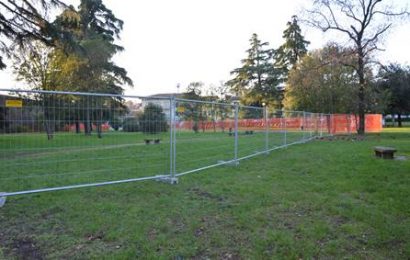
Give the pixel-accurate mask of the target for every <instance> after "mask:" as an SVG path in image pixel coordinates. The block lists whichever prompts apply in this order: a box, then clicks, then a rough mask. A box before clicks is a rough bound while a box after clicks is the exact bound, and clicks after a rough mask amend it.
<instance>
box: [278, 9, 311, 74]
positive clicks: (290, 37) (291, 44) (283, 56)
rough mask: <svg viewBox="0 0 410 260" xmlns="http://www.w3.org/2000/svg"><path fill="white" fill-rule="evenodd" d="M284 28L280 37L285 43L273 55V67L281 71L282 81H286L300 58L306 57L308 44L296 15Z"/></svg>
mask: <svg viewBox="0 0 410 260" xmlns="http://www.w3.org/2000/svg"><path fill="white" fill-rule="evenodd" d="M286 26H287V28H286V29H285V30H284V31H283V36H282V38H283V39H284V40H285V42H284V43H283V44H282V45H281V46H280V47H279V48H278V50H277V51H276V53H275V66H276V67H278V68H280V69H282V70H283V73H284V76H285V77H284V81H286V79H287V74H288V72H289V71H290V70H291V69H292V68H294V67H295V66H296V63H297V62H298V61H299V59H300V58H302V57H303V56H304V55H306V53H307V46H308V45H309V44H310V42H309V41H306V40H305V38H304V37H303V35H302V31H301V29H300V26H299V22H298V17H297V16H296V15H293V16H292V20H291V21H289V22H288V23H287V24H286Z"/></svg>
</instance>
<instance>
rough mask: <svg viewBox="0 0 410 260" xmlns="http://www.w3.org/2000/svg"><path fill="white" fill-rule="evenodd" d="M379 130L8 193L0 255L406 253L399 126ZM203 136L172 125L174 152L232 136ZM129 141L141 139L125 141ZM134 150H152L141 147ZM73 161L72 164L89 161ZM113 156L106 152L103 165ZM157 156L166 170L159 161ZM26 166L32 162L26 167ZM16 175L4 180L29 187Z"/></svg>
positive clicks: (407, 210) (254, 141)
mask: <svg viewBox="0 0 410 260" xmlns="http://www.w3.org/2000/svg"><path fill="white" fill-rule="evenodd" d="M387 131H388V132H384V133H382V134H381V135H368V136H367V137H366V138H365V140H362V141H353V140H352V138H349V137H345V138H337V139H334V140H327V139H325V140H317V141H313V142H310V143H307V144H303V145H295V146H291V147H289V148H287V149H282V150H276V151H273V152H271V153H270V154H269V155H262V156H258V157H255V158H253V159H249V160H245V161H241V163H240V165H239V166H238V167H233V166H225V167H217V168H213V169H210V170H205V171H201V172H200V173H197V174H191V175H187V176H184V177H182V178H180V183H179V184H178V185H169V184H164V183H160V182H155V181H147V182H140V183H129V184H121V185H113V186H105V187H99V188H85V189H78V190H70V191H60V192H51V193H43V194H37V195H26V196H16V197H11V198H8V200H7V203H6V205H5V206H4V207H3V208H0V258H7V259H9V258H17V259H19V258H20V259H21V258H25V259H30V258H35V259H39V258H58V259H60V258H65V259H83V258H98V259H100V258H102V259H104V258H105V259H113V258H120V259H121V258H149V259H156V258H164V259H169V258H178V259H183V258H188V259H189V258H198V259H201V258H220V259H237V258H244V259H249V258H253V259H260V258H293V259H294V258H342V257H347V258H368V259H386V258H388V259H391V258H397V259H408V258H409V257H410V228H409V227H410V200H409V197H410V129H409V128H404V129H400V130H397V129H395V128H391V129H388V130H387ZM164 138H165V137H164ZM195 138H198V139H197V140H196V142H190V141H192V140H193V139H195ZM209 138H210V139H207V137H206V136H205V137H204V136H202V137H201V138H200V137H196V136H194V135H193V136H185V137H184V136H181V137H180V141H181V143H183V141H184V140H185V141H186V150H182V151H180V153H181V154H183V158H180V159H179V160H180V161H181V160H188V159H187V158H190V156H191V157H193V159H192V160H190V161H189V160H188V161H187V164H189V163H194V161H195V160H194V157H195V154H193V153H194V152H195V151H197V150H198V149H199V150H200V149H202V150H203V153H205V155H206V156H205V157H206V158H207V159H206V160H209V161H211V160H212V161H213V160H214V159H215V158H217V157H218V156H216V155H214V154H215V153H217V152H218V153H219V154H225V150H224V149H225V148H226V147H230V146H231V143H230V142H232V139H228V138H223V140H225V141H221V140H219V141H218V143H219V144H220V146H212V147H213V148H212V149H211V148H210V146H207V144H209V143H210V142H209V141H210V140H211V139H212V138H215V136H214V137H212V138H211V137H209ZM241 138H242V139H240V140H242V144H241V145H242V149H240V151H244V152H243V155H246V154H247V153H250V152H253V151H254V150H255V149H261V147H260V146H261V145H263V141H260V140H263V138H264V137H263V136H262V135H261V136H260V137H259V135H255V136H253V137H250V139H246V138H248V137H245V136H242V137H241ZM107 139H108V138H107ZM117 139H118V138H117ZM117 139H116V140H117ZM138 140H140V138H139V139H138ZM200 140H204V141H203V142H200ZM246 140H248V141H246ZM275 140H276V139H275ZM104 142H108V141H104ZM116 142H119V141H116ZM140 142H141V141H140ZM164 142H165V140H164ZM272 142H273V141H272ZM225 143H226V145H223V144H225ZM3 144H4V142H3ZM119 144H121V143H119ZM122 144H127V142H125V141H124V143H122ZM190 145H192V146H190ZM376 145H384V146H394V147H396V148H397V149H398V153H397V154H398V155H401V156H403V157H405V158H407V160H382V159H377V158H375V157H374V156H373V150H372V147H373V146H376ZM92 147H95V145H93V146H92ZM135 147H145V146H132V147H127V148H124V149H128V148H129V149H135ZM164 147H166V145H165V143H164ZM182 147H184V146H181V145H179V146H177V149H178V148H179V149H183V148H182ZM168 148H169V147H168ZM240 148H241V147H240ZM10 149H12V147H10ZM76 149H77V148H76ZM150 149H159V151H162V150H161V149H163V151H162V153H160V152H158V153H157V154H162V155H161V156H164V158H165V157H166V153H167V151H166V150H167V149H165V148H161V146H154V145H153V146H150ZM64 150H69V149H68V148H67V147H66V148H65V149H64ZM97 151H100V150H97ZM189 151H194V152H192V153H191V155H190V153H189ZM77 152H81V153H84V154H92V156H97V155H98V156H100V157H101V158H104V155H105V153H104V152H103V153H102V154H98V153H96V151H94V150H93V151H92V152H90V151H89V150H88V151H87V150H82V151H77ZM128 152H131V151H123V152H120V154H118V156H119V157H121V156H122V154H121V153H124V156H125V155H126V154H128ZM140 153H142V151H140ZM25 156H27V157H26V158H25V160H26V161H24V163H25V164H24V165H23V166H22V167H27V168H25V171H22V172H23V173H21V174H26V172H27V171H28V169H29V168H28V167H30V166H29V164H30V163H31V162H34V161H36V162H37V164H34V165H47V164H41V163H39V162H41V160H61V156H63V157H64V158H65V159H66V160H77V159H78V158H72V157H71V156H75V155H71V153H63V154H60V153H49V154H42V155H41V156H42V157H41V158H38V157H30V156H31V155H30V156H28V154H25ZM43 157H44V158H43ZM80 157H81V156H80ZM214 157H215V158H214ZM227 157H230V155H229V156H227ZM143 158H145V160H146V161H148V162H149V160H151V159H149V154H146V157H143ZM147 158H148V159H147ZM12 159H13V158H11V159H10V160H12ZM102 160H103V161H104V159H102ZM152 160H155V158H154V159H152ZM80 162H81V161H77V164H78V165H77V167H79V168H86V167H91V166H89V165H87V164H86V163H84V164H81V163H80ZM181 162H182V161H181ZM3 163H7V161H4V162H2V167H3ZM116 163H117V160H115V159H113V160H112V162H110V163H109V164H110V165H112V167H113V168H112V169H117V167H119V166H118V165H115V164H116ZM118 163H120V164H121V165H123V164H125V161H121V160H120V161H118ZM129 163H131V162H129ZM162 163H163V162H161V165H160V166H159V167H164V169H165V168H166V166H165V165H166V164H167V163H168V162H165V163H164V165H162ZM200 163H202V162H200ZM205 163H208V161H206V162H205ZM180 164H181V165H182V166H179V167H182V168H181V169H180V171H183V170H184V169H183V167H185V166H183V165H184V164H182V163H180ZM4 165H5V164H4ZM50 165H51V164H50ZM195 165H201V164H195ZM66 166H67V167H68V165H65V166H64V169H65V167H66ZM41 167H45V166H41ZM70 167H71V166H70ZM135 167H136V166H135ZM68 170H69V172H71V171H74V170H75V169H73V170H70V169H68ZM4 173H5V171H4V170H2V172H1V173H0V175H1V174H4ZM8 174H9V173H8ZM32 174H34V175H36V174H42V173H41V172H36V168H35V167H34V168H33V173H32ZM121 174H125V175H127V173H121ZM129 174H131V173H129ZM63 176H64V175H63ZM3 177H4V176H3ZM22 177H23V176H22ZM44 177H45V176H44ZM94 177H95V176H93V177H92V178H93V179H92V180H95V179H94ZM64 178H65V177H64ZM90 178H91V177H90ZM22 179H24V178H22ZM36 179H38V178H32V181H31V182H34V183H35V182H36V181H35V180H36ZM41 179H42V180H43V181H44V182H46V180H47V178H41ZM69 179H70V178H67V179H65V180H64V181H67V180H69ZM19 181H22V180H19ZM77 181H80V180H77ZM81 181H84V180H83V179H81ZM26 182H27V183H20V184H18V185H17V186H15V187H13V188H16V189H17V188H21V187H30V185H31V183H30V181H26ZM11 183H12V182H9V185H11ZM57 183H58V182H57ZM39 184H47V183H43V182H41V183H38V185H39ZM52 184H53V185H54V184H56V182H55V180H54V181H53V182H52ZM7 187H8V186H2V188H3V189H4V188H7Z"/></svg>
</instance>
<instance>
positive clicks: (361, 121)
mask: <svg viewBox="0 0 410 260" xmlns="http://www.w3.org/2000/svg"><path fill="white" fill-rule="evenodd" d="M358 56H359V57H358V59H359V60H358V65H359V66H358V68H357V74H358V75H359V93H358V97H359V107H358V112H359V113H358V114H359V128H358V129H357V133H358V134H359V135H364V134H365V94H364V90H365V89H364V88H365V79H364V59H363V56H364V53H363V49H362V48H360V47H359V49H358Z"/></svg>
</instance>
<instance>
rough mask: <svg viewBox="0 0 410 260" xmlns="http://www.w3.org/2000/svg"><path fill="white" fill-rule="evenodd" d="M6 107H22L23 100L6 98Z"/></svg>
mask: <svg viewBox="0 0 410 260" xmlns="http://www.w3.org/2000/svg"><path fill="white" fill-rule="evenodd" d="M6 107H19V108H20V107H23V100H17V99H8V100H6Z"/></svg>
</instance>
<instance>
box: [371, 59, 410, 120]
mask: <svg viewBox="0 0 410 260" xmlns="http://www.w3.org/2000/svg"><path fill="white" fill-rule="evenodd" d="M379 78H380V80H379V82H378V85H379V86H381V87H382V88H383V89H385V90H387V91H388V93H389V95H388V96H389V98H388V99H387V109H386V111H385V112H387V113H391V114H393V115H394V114H397V122H398V126H399V127H402V115H406V114H409V113H410V67H409V66H407V67H406V66H401V65H399V64H394V63H393V64H389V65H388V66H383V67H382V68H381V69H380V71H379Z"/></svg>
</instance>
